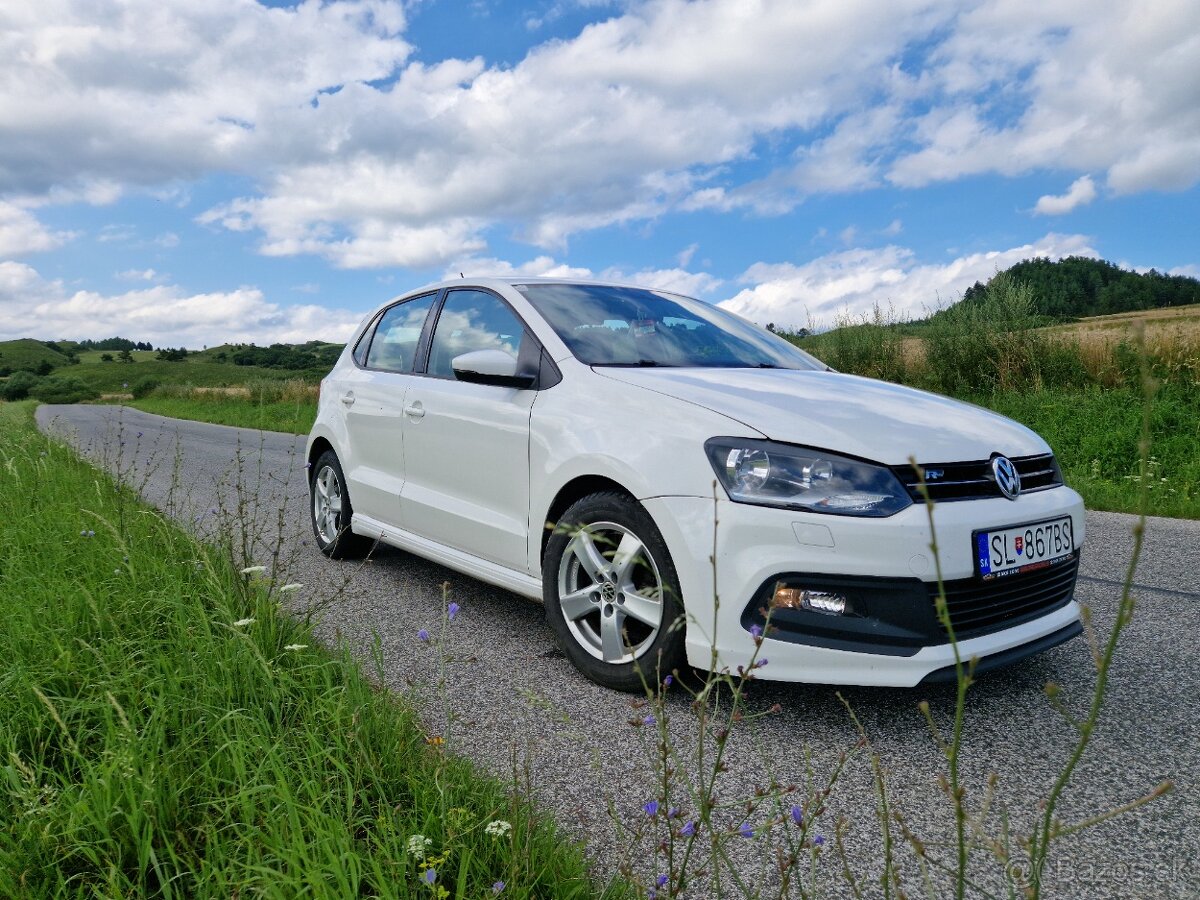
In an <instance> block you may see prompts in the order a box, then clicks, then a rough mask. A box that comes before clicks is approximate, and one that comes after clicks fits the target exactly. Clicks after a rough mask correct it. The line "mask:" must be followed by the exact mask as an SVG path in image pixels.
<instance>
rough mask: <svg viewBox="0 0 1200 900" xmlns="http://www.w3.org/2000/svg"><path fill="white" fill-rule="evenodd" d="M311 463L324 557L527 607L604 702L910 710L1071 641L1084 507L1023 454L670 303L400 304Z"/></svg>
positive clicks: (635, 292)
mask: <svg viewBox="0 0 1200 900" xmlns="http://www.w3.org/2000/svg"><path fill="white" fill-rule="evenodd" d="M307 459H308V463H309V467H310V487H311V503H310V512H311V516H312V526H313V533H314V535H315V537H316V542H317V545H318V546H319V547H320V549H321V550H322V552H324V553H325V554H327V555H328V556H331V557H335V558H342V557H347V556H352V555H355V554H360V553H363V552H365V551H366V550H368V549H369V548H370V546H371V545H372V544H373V543H374V542H376V541H381V542H383V543H386V544H390V545H393V546H396V547H399V548H402V549H404V550H407V551H410V552H412V553H416V554H418V555H420V556H423V557H426V558H428V559H431V560H434V561H436V562H438V563H441V564H443V565H445V566H448V567H450V568H452V569H455V570H457V571H459V572H463V573H466V574H468V575H471V576H474V577H476V578H479V579H482V580H483V581H487V582H490V583H492V584H494V585H498V586H500V587H502V588H506V589H508V590H510V591H514V592H516V593H518V594H523V595H525V596H527V597H531V598H536V599H540V600H542V601H543V602H544V604H545V610H546V618H547V620H548V622H549V624H550V626H551V628H552V629H553V631H554V633H555V635H556V637H557V640H558V641H559V643H560V644H561V646H562V648H563V650H564V652H565V653H566V655H567V656H568V657H569V658H570V660H571V661H572V662H573V663H574V664H575V665H576V666H577V667H578V668H579V669H580V670H581V671H582V672H583V673H584V674H585V675H586V676H587V677H589V678H591V679H593V680H594V681H597V682H599V683H600V684H604V685H608V686H610V687H613V688H618V689H624V690H636V689H639V688H640V687H641V684H642V678H643V677H644V676H646V677H655V675H654V673H655V672H657V673H659V674H661V673H664V672H667V671H671V670H673V669H675V668H677V667H681V666H684V665H691V666H695V667H700V668H711V667H713V666H714V665H715V666H716V667H717V668H726V667H727V668H729V669H730V670H731V671H733V670H736V669H737V667H739V666H743V667H744V666H746V665H748V664H749V662H750V661H751V660H752V659H753V658H754V657H755V654H756V652H757V653H758V654H759V656H758V659H759V660H762V659H764V658H767V659H769V662H770V664H769V665H768V666H764V667H761V668H760V669H759V670H758V674H759V676H760V677H763V678H774V679H779V680H786V681H804V682H824V683H830V684H859V685H892V686H911V685H916V684H918V683H920V682H922V681H929V680H938V679H945V678H952V677H953V675H954V652H953V645H952V643H951V637H950V635H951V631H952V633H953V637H954V640H955V641H956V642H957V645H958V650H959V653H960V654H961V657H962V658H963V659H964V660H965V659H969V658H971V657H977V665H976V671H977V672H980V671H983V670H985V669H988V668H992V667H995V666H999V665H1003V664H1007V663H1011V662H1014V661H1016V660H1018V659H1020V658H1022V657H1025V656H1028V655H1029V654H1032V653H1035V652H1038V651H1040V650H1044V649H1046V648H1049V647H1052V646H1054V645H1056V644H1059V643H1062V642H1063V641H1066V640H1067V639H1069V638H1071V637H1073V636H1074V635H1076V634H1078V633H1079V632H1080V631H1081V626H1080V623H1079V607H1078V605H1077V603H1076V602H1075V600H1074V598H1073V594H1074V587H1075V579H1076V572H1077V568H1078V564H1079V552H1080V547H1081V545H1082V542H1083V536H1084V520H1083V504H1082V501H1081V500H1080V497H1079V495H1078V494H1076V493H1075V492H1074V491H1073V490H1071V489H1070V488H1069V487H1067V486H1066V485H1065V484H1064V483H1063V478H1062V473H1061V471H1060V469H1059V466H1058V464H1057V463H1056V461H1055V457H1054V455H1053V453H1052V452H1051V449H1050V448H1049V447H1048V446H1047V445H1046V443H1045V441H1043V440H1042V439H1041V438H1040V437H1038V435H1036V434H1034V433H1033V432H1032V431H1030V430H1029V429H1027V428H1025V427H1023V426H1021V425H1019V424H1017V423H1016V422H1013V421H1011V420H1009V419H1006V418H1004V417H1002V416H999V415H997V414H995V413H992V412H989V411H987V410H985V409H981V408H979V407H976V406H972V405H969V404H966V403H961V402H958V401H955V400H951V399H947V398H945V397H940V396H937V395H934V394H930V393H926V392H923V391H918V390H913V389H910V388H907V387H902V386H899V385H895V384H890V383H887V382H882V381H875V380H872V379H868V378H860V377H856V376H852V375H845V374H840V373H838V372H834V371H832V370H831V369H829V367H827V366H825V365H824V364H823V363H821V362H819V361H818V360H817V359H815V358H813V357H812V356H810V355H808V354H806V353H804V352H803V351H801V350H800V349H798V348H797V347H795V346H793V345H792V344H791V343H789V342H787V341H785V340H784V339H782V338H781V337H778V336H777V335H775V334H772V333H771V332H769V331H765V330H763V329H760V328H758V327H756V326H754V325H751V324H749V323H747V322H745V321H743V320H742V319H740V318H738V317H736V316H734V315H732V314H730V313H728V312H725V311H723V310H721V309H719V308H717V307H714V306H712V305H711V304H707V303H704V302H701V301H698V300H694V299H690V298H686V297H682V296H678V295H676V294H673V293H670V292H667V291H662V290H650V289H645V288H638V287H631V286H624V285H616V284H598V283H585V282H573V281H561V280H553V279H531V278H486V279H477V280H466V279H464V280H458V281H451V282H445V283H441V284H435V285H431V286H429V287H426V288H422V289H420V290H417V291H413V292H412V293H409V294H407V295H404V296H401V297H399V298H397V299H394V300H391V301H388V302H387V303H385V304H383V305H382V306H381V307H379V308H378V309H377V310H375V311H374V312H372V313H371V314H370V315H369V316H367V317H366V319H365V320H364V322H363V323H362V325H361V326H360V327H359V328H358V330H357V332H356V333H355V335H354V336H353V337H352V339H351V340H350V342H349V343H348V344H347V346H346V349H345V351H344V353H343V354H342V356H341V358H340V359H339V360H338V362H337V364H336V365H335V366H334V368H333V370H332V371H331V372H330V373H329V375H328V376H327V377H326V378H325V379H324V380H323V382H322V385H321V393H320V403H319V409H318V413H317V418H316V422H315V424H314V426H313V429H312V433H311V434H310V436H309V439H308V446H307ZM926 496H928V497H929V498H930V499H931V500H932V501H933V505H932V507H929V508H927V506H926V504H925V502H924V498H925V497H926ZM931 521H932V528H931ZM935 534H936V539H937V547H938V558H937V559H936V560H935V558H934V555H933V553H932V552H931V549H930V547H931V543H932V540H933V537H934V535H935ZM939 572H940V576H941V584H942V587H943V589H944V596H945V601H946V608H947V611H948V619H949V624H950V629H951V631H948V630H947V628H946V627H945V625H944V623H943V622H942V621H941V619H940V618H939V616H938V613H937V598H938V597H939V577H938V576H939ZM764 630H765V633H764Z"/></svg>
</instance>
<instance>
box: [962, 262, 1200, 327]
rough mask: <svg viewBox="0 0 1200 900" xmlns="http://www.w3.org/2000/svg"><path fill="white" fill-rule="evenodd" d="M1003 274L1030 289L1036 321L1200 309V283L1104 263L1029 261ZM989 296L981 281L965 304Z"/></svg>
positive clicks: (977, 283)
mask: <svg viewBox="0 0 1200 900" xmlns="http://www.w3.org/2000/svg"><path fill="white" fill-rule="evenodd" d="M1000 274H1007V275H1009V276H1011V277H1012V278H1014V279H1016V280H1017V281H1020V282H1023V283H1025V284H1026V285H1028V286H1029V287H1030V288H1031V289H1032V296H1033V301H1034V308H1033V313H1034V314H1035V315H1039V316H1046V317H1048V318H1052V319H1056V320H1059V321H1061V320H1064V319H1078V318H1083V317H1085V316H1105V315H1111V314H1112V313H1122V312H1136V311H1139V310H1147V309H1160V308H1163V307H1169V306H1188V305H1190V304H1193V303H1200V280H1197V279H1195V278H1189V277H1187V276H1186V275H1164V274H1162V273H1161V272H1156V271H1155V270H1154V269H1151V270H1150V271H1149V272H1146V273H1141V272H1132V271H1130V270H1129V269H1122V268H1121V267H1120V266H1118V265H1116V264H1114V263H1110V262H1108V261H1106V260H1103V259H1088V258H1085V257H1081V256H1068V257H1067V258H1065V259H1059V260H1049V259H1043V258H1036V259H1027V260H1024V261H1023V262H1019V263H1017V264H1016V265H1015V266H1012V267H1011V268H1009V269H1007V270H1006V271H1005V272H1004V273H1000ZM988 283H989V284H990V283H991V281H990V280H989V282H988ZM986 291H987V285H985V284H981V283H980V282H978V281H977V282H975V284H974V285H972V286H971V287H969V288H967V290H966V292H965V293H964V294H963V300H962V302H964V303H979V302H982V301H983V300H984V297H985V295H986Z"/></svg>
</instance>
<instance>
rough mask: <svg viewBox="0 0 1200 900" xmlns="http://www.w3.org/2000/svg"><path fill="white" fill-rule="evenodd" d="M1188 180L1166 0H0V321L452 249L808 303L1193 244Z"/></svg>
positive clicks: (288, 285)
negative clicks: (1100, 0) (1027, 262)
mask: <svg viewBox="0 0 1200 900" xmlns="http://www.w3.org/2000/svg"><path fill="white" fill-rule="evenodd" d="M1198 201H1200V4H1196V3H1195V2H1193V0H1158V2H1156V3H1154V4H1142V3H1135V2H1126V0H1112V2H1108V3H1104V4H1095V3H1087V2H1076V0H1056V2H1051V3H1046V2H1044V0H1041V2H1034V0H986V2H962V0H954V2H951V0H837V2H834V0H805V2H801V0H697V2H683V0H644V2H637V0H623V2H605V0H573V2H572V0H537V2H526V3H517V2H499V0H474V2H448V0H413V2H391V0H346V2H340V3H332V4H330V3H326V4H321V3H303V4H300V5H295V4H272V5H270V6H268V5H263V4H258V3H255V2H252V0H175V2H170V0H128V2H126V3H122V4H119V5H118V4H99V3H91V2H82V0H80V2H70V0H59V2H45V0H36V2H24V0H15V2H14V0H10V2H6V3H5V4H4V7H3V9H2V10H0V338H9V337H26V336H28V337H39V338H75V339H79V338H85V337H92V338H100V337H106V336H111V335H114V334H120V335H123V336H126V337H129V338H133V339H135V340H150V341H152V342H154V343H155V344H157V345H161V344H170V345H178V344H185V345H187V346H190V347H199V346H202V345H205V344H215V343H220V342H223V341H227V340H253V341H256V342H258V343H260V344H261V343H269V342H271V341H275V340H286V341H302V340H307V339H310V338H324V339H328V340H337V339H344V338H345V337H346V335H347V334H348V332H349V331H350V330H351V329H352V328H353V326H354V325H355V323H357V321H358V320H359V319H360V318H361V317H362V315H363V314H364V313H365V312H366V311H368V310H369V309H370V308H371V307H373V306H375V305H376V304H378V303H380V302H382V301H383V300H385V299H387V298H388V297H390V296H392V295H394V294H397V293H400V292H402V291H404V290H407V289H409V288H412V287H416V286H418V285H421V284H424V283H426V282H428V281H432V280H435V279H439V278H441V277H444V276H445V275H447V274H449V273H457V272H460V271H462V272H465V273H466V274H468V275H472V274H475V275H479V274H489V273H501V274H503V273H520V274H529V275H535V274H572V275H578V276H583V277H597V278H614V279H620V280H626V281H635V282H639V283H644V284H649V285H652V286H661V287H669V288H672V289H675V290H680V291H683V292H686V293H690V294H693V295H696V296H700V297H702V298H704V299H706V300H709V301H711V302H714V303H722V304H724V305H726V306H728V307H729V308H731V309H733V310H735V311H737V312H739V313H741V314H742V315H745V316H747V317H748V318H750V319H752V320H755V321H758V322H760V323H762V324H766V323H767V322H773V323H775V324H776V325H779V326H793V327H795V326H801V325H809V324H816V325H818V326H823V327H827V326H830V325H833V324H834V323H835V322H836V321H838V320H839V318H845V317H847V316H849V317H855V316H859V315H862V314H864V313H866V312H868V311H869V310H871V309H872V307H873V306H874V305H876V304H878V305H880V306H882V307H884V308H888V307H891V308H894V310H895V311H896V313H897V314H899V315H916V314H920V313H921V312H922V311H924V310H926V309H930V308H932V307H934V306H936V305H938V304H944V303H948V302H952V301H954V300H956V299H958V297H959V296H961V293H962V291H963V289H964V288H966V287H968V286H969V285H970V284H972V283H974V281H976V280H977V279H978V280H986V279H987V277H988V276H989V275H991V274H992V273H993V272H995V271H996V270H997V269H1001V268H1005V267H1007V266H1008V265H1011V264H1013V263H1015V262H1017V261H1019V260H1021V259H1023V258H1028V257H1030V256H1034V255H1039V256H1051V257H1057V256H1064V255H1072V254H1079V255H1090V256H1099V257H1103V258H1105V259H1109V260H1113V261H1115V262H1118V263H1121V264H1123V265H1126V266H1129V267H1134V268H1139V269H1148V268H1151V267H1153V268H1156V269H1158V270H1160V271H1164V272H1179V273H1183V274H1191V275H1200V239H1198V237H1197V235H1200V215H1198V214H1197V210H1198V209H1200V203H1198Z"/></svg>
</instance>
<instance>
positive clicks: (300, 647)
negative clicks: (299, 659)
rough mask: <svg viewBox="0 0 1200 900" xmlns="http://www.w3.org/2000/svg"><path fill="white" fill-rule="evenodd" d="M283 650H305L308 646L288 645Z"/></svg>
mask: <svg viewBox="0 0 1200 900" xmlns="http://www.w3.org/2000/svg"><path fill="white" fill-rule="evenodd" d="M283 649H284V650H307V649H308V644H288V645H287V646H286V647H284V648H283Z"/></svg>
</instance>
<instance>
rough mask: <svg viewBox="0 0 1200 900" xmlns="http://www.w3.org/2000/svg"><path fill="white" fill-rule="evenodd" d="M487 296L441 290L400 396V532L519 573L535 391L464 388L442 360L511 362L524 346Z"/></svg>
mask: <svg viewBox="0 0 1200 900" xmlns="http://www.w3.org/2000/svg"><path fill="white" fill-rule="evenodd" d="M531 340H532V338H531V337H530V336H529V335H528V334H527V333H526V330H525V328H524V325H523V324H522V323H521V320H520V319H519V318H518V317H517V315H516V313H514V312H513V311H512V309H511V308H510V307H509V306H508V304H506V303H505V302H504V301H503V300H501V299H500V298H499V297H497V296H496V295H495V294H491V293H489V292H487V291H481V290H468V289H461V290H451V291H449V292H448V293H447V295H446V301H445V303H444V304H443V306H442V310H441V313H440V314H439V316H438V321H437V325H436V326H435V328H434V331H433V337H432V340H431V341H430V346H429V361H428V366H427V368H426V373H425V376H424V377H413V378H411V379H410V380H409V388H408V390H407V391H406V392H405V398H404V473H405V476H404V484H403V486H402V487H401V504H400V507H401V512H400V515H401V524H402V527H403V528H404V529H405V530H406V531H411V532H413V533H415V534H418V535H420V536H422V537H426V538H430V539H432V540H435V541H438V542H439V543H442V544H446V545H449V546H451V547H454V548H456V549H459V550H463V551H466V552H467V553H471V554H473V555H475V556H479V557H482V558H484V559H488V560H491V561H492V562H495V563H499V564H500V565H503V566H507V567H509V568H512V569H516V570H518V571H521V572H524V571H526V570H527V568H528V555H527V549H528V540H529V416H530V411H531V409H532V407H533V402H534V398H535V397H536V396H537V392H536V391H532V390H518V389H516V388H510V387H497V386H494V385H485V384H472V383H468V382H465V381H458V380H456V379H455V377H454V372H453V370H452V368H451V361H452V360H453V359H454V357H456V356H458V355H460V354H462V353H467V352H470V351H472V350H484V349H493V348H494V349H499V350H504V351H506V352H508V353H511V354H512V355H513V356H518V355H519V353H520V348H521V343H522V341H531Z"/></svg>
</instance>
